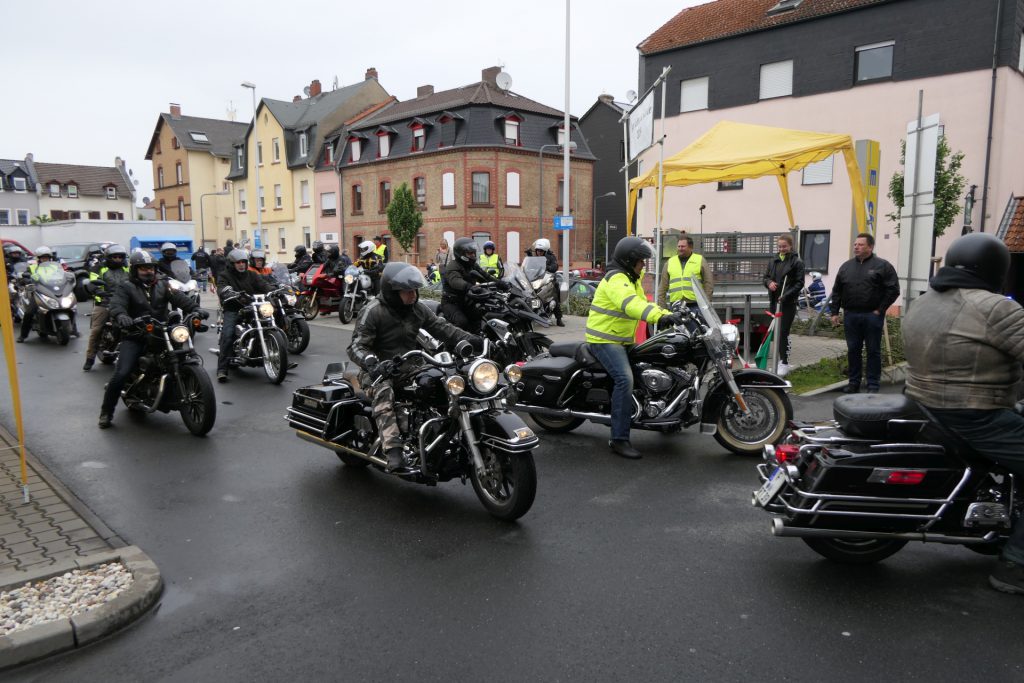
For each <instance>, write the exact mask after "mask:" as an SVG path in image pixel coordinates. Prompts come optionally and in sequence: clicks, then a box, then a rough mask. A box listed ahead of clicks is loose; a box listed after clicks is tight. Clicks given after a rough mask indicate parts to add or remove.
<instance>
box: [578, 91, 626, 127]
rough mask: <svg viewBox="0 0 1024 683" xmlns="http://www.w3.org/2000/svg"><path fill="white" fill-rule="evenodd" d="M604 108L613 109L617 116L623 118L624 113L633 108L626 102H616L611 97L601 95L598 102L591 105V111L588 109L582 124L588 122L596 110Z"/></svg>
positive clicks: (582, 118)
mask: <svg viewBox="0 0 1024 683" xmlns="http://www.w3.org/2000/svg"><path fill="white" fill-rule="evenodd" d="M604 107H607V108H608V109H611V110H612V111H613V112H615V113H616V114H617V115H619V116H622V113H623V112H625V111H626V110H628V109H629V108H630V107H631V105H629V104H626V103H624V102H616V101H615V100H614V99H612V97H611V95H601V96H599V97H598V98H597V100H595V101H594V103H593V104H592V105H590V109H588V110H587V111H586V113H585V114H583V116H581V117H580V124H582V123H583V122H584V121H586V120H587V118H589V117H590V115H591V114H593V113H594V111H595V110H596V109H598V108H604Z"/></svg>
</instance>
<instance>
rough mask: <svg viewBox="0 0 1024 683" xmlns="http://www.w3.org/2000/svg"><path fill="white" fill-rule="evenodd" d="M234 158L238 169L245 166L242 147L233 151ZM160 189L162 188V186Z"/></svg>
mask: <svg viewBox="0 0 1024 683" xmlns="http://www.w3.org/2000/svg"><path fill="white" fill-rule="evenodd" d="M235 157H236V158H237V159H238V168H242V167H243V166H245V149H244V148H243V147H239V148H237V149H236V150H235ZM160 187H163V185H161V186H160Z"/></svg>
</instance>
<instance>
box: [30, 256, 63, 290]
mask: <svg viewBox="0 0 1024 683" xmlns="http://www.w3.org/2000/svg"><path fill="white" fill-rule="evenodd" d="M35 280H36V282H38V283H39V284H41V285H43V286H44V287H47V288H48V289H52V290H54V291H60V290H61V289H62V288H63V287H64V283H65V277H64V269H63V268H61V266H60V264H59V263H54V262H53V261H47V262H46V263H40V264H39V265H38V266H36V272H35Z"/></svg>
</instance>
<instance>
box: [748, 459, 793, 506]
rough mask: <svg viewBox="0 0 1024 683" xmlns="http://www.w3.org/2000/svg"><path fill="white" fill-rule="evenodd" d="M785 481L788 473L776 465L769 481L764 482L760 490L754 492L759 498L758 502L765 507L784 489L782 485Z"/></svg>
mask: <svg viewBox="0 0 1024 683" xmlns="http://www.w3.org/2000/svg"><path fill="white" fill-rule="evenodd" d="M785 483H786V473H785V472H784V471H783V469H782V468H781V467H776V468H775V471H774V472H772V476H770V477H768V481H766V482H765V483H764V485H763V486H762V487H761V490H760V491H758V492H757V493H755V494H754V497H756V498H757V502H758V503H760V505H761V507H764V506H765V505H767V504H768V503H769V502H771V499H772V498H774V497H775V496H776V494H778V492H779V491H781V490H782V485H783V484H785Z"/></svg>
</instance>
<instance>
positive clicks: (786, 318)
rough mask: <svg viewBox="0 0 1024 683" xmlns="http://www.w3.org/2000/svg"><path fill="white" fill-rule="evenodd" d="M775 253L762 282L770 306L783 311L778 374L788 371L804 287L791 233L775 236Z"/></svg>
mask: <svg viewBox="0 0 1024 683" xmlns="http://www.w3.org/2000/svg"><path fill="white" fill-rule="evenodd" d="M776 246H777V247H778V249H779V253H778V255H777V256H776V257H775V258H774V259H772V262H771V263H769V264H768V270H766V271H765V274H764V286H765V287H767V288H768V292H769V294H768V303H769V308H770V309H771V310H772V311H774V312H775V313H782V317H781V318H780V319H779V324H778V327H777V329H778V335H779V367H778V370H777V372H778V375H779V377H785V376H786V375H788V374H789V371H790V366H789V331H790V329H792V327H793V319H794V318H796V305H797V301H798V300H799V299H800V292H801V290H803V288H804V262H803V261H801V260H800V255H799V254H797V253H796V252H795V251H793V236H792V235H790V234H789V233H783V234H781V235H779V236H778V238H776Z"/></svg>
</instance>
